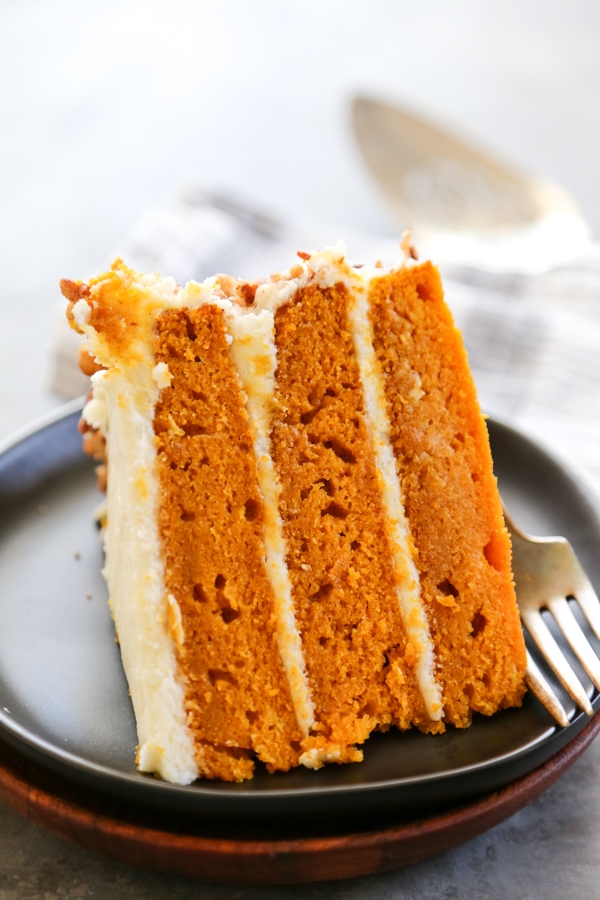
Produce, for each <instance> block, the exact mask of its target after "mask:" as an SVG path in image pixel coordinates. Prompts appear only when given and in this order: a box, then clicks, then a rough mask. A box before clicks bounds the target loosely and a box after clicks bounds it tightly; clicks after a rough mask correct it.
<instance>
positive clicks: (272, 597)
mask: <svg viewBox="0 0 600 900" xmlns="http://www.w3.org/2000/svg"><path fill="white" fill-rule="evenodd" d="M301 257H302V260H303V262H302V263H301V264H296V265H295V266H294V267H293V268H292V269H291V270H290V272H287V273H284V274H278V275H275V276H273V277H272V278H271V279H270V280H269V281H266V282H264V283H259V284H256V283H248V282H245V281H241V280H236V279H233V278H230V277H228V276H219V277H217V278H213V279H207V281H205V282H204V283H203V284H196V283H194V282H190V283H189V284H188V285H187V286H186V287H185V288H180V287H178V286H177V285H176V284H175V283H174V282H173V281H172V279H161V278H159V276H147V275H140V274H139V273H135V272H133V271H131V270H129V269H127V268H126V267H125V266H124V265H123V264H122V263H121V262H119V261H117V263H115V265H114V267H113V269H112V270H111V271H110V272H108V273H106V274H104V275H102V276H100V277H99V278H97V279H94V280H93V281H90V282H89V284H83V283H73V282H64V283H63V292H64V293H65V295H66V296H67V297H68V299H69V310H68V315H69V318H70V321H71V323H72V325H73V326H74V327H75V328H76V329H78V330H79V331H81V332H82V333H84V334H85V335H86V337H87V339H88V352H89V354H91V357H92V358H93V362H91V363H90V361H89V360H88V362H87V363H86V366H87V369H88V371H93V370H94V369H97V370H98V371H96V372H95V374H93V376H92V381H93V397H92V399H91V400H90V401H89V403H88V404H87V406H86V409H85V411H84V421H85V424H84V426H83V431H84V432H86V435H85V441H86V444H87V446H88V448H89V449H90V450H92V451H93V452H94V453H95V455H96V456H104V457H105V458H107V459H108V460H109V464H108V494H107V503H108V524H107V527H106V533H105V547H106V573H107V581H108V585H109V592H110V601H111V605H112V608H113V614H114V619H115V625H116V629H117V632H118V635H119V640H120V645H121V649H122V656H123V663H124V666H125V671H126V674H127V677H128V680H129V684H130V689H131V695H132V701H133V705H134V710H135V713H136V719H137V724H138V737H139V748H138V765H139V767H140V768H141V769H142V770H143V771H154V772H157V773H158V774H160V775H162V777H164V778H166V779H168V780H171V781H175V782H179V783H186V782H189V781H191V780H193V779H194V778H196V777H209V778H221V779H226V780H242V779H244V778H248V777H251V775H252V772H253V768H254V764H255V761H256V760H260V761H262V762H263V763H265V764H266V766H267V768H268V769H269V771H275V770H287V769H289V768H290V767H292V766H295V765H298V764H302V765H305V766H308V767H311V768H318V767H319V766H321V765H323V764H324V763H326V762H350V761H355V760H359V759H360V758H361V757H362V751H361V750H360V749H359V747H358V745H360V744H362V743H363V742H364V741H365V739H366V738H367V737H368V736H369V734H370V733H371V732H372V731H373V730H387V729H388V728H389V727H390V726H397V727H399V728H401V729H407V728H410V727H411V726H416V727H418V728H420V729H421V730H422V731H426V732H440V731H443V730H444V728H445V727H446V724H448V723H451V724H453V725H456V726H459V727H464V726H466V725H468V724H469V722H470V721H471V717H472V715H473V713H474V712H480V713H484V714H486V715H488V714H491V713H494V712H496V711H497V710H499V709H502V708H504V707H506V706H511V705H516V704H519V703H520V701H521V698H522V695H523V691H524V670H525V650H524V643H523V638H522V633H521V628H520V623H519V617H518V612H517V607H516V602H515V596H514V588H513V584H512V577H511V571H510V544H509V538H508V534H507V531H506V529H505V527H504V523H503V519H502V511H501V505H500V500H499V496H498V491H497V487H496V482H495V479H494V476H493V472H492V460H491V454H490V449H489V442H488V438H487V431H486V427H485V422H484V419H483V417H482V415H481V413H480V410H479V407H478V404H477V399H476V395H475V389H474V386H473V381H472V378H471V375H470V372H469V369H468V364H467V359H466V355H465V352H464V349H463V346H462V342H461V338H460V335H459V333H458V331H457V330H456V328H455V326H454V324H453V322H452V318H451V315H450V312H449V310H448V308H447V306H446V305H445V303H444V300H443V294H442V288H441V284H440V280H439V276H438V274H437V271H436V270H435V268H434V267H433V266H431V265H430V264H428V263H426V264H424V265H414V264H411V263H409V262H408V261H405V262H404V264H402V265H400V266H399V267H398V268H396V269H393V270H391V271H388V272H384V271H383V270H382V269H380V268H354V267H352V266H349V265H348V263H347V262H346V260H345V257H344V253H343V249H342V248H341V247H337V248H333V249H332V250H329V251H324V252H322V253H315V254H312V255H311V256H309V255H308V254H301ZM104 441H105V442H106V449H105V451H104V452H103V445H104ZM105 461H106V459H105Z"/></svg>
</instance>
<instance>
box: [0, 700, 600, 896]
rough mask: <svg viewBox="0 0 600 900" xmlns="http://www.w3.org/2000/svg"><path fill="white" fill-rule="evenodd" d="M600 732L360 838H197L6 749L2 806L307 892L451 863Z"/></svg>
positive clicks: (63, 828)
mask: <svg viewBox="0 0 600 900" xmlns="http://www.w3.org/2000/svg"><path fill="white" fill-rule="evenodd" d="M598 731H600V714H598V715H596V716H594V718H593V719H591V720H590V722H589V723H588V724H587V725H586V726H585V728H584V729H583V731H581V732H580V733H579V734H578V735H577V736H576V737H575V738H573V740H572V741H571V742H570V743H569V744H567V746H566V747H564V748H563V749H562V750H561V751H560V752H559V753H557V754H556V755H555V756H553V757H552V758H551V759H549V760H548V761H547V762H546V763H544V765H542V766H540V767H539V768H537V769H535V770H534V771H533V772H531V773H530V774H528V775H526V776H525V777H523V778H520V779H519V780H517V781H515V782H513V783H512V784H511V785H509V786H508V787H506V788H504V789H502V790H500V791H496V792H494V793H492V794H489V795H487V796H484V797H481V798H478V799H477V800H476V801H471V802H470V803H467V804H464V805H457V806H455V807H453V808H451V809H446V810H444V811H441V812H440V811H438V812H436V813H433V814H430V815H428V816H427V817H425V818H415V819H414V820H412V821H406V819H405V820H404V821H402V822H396V823H393V822H392V823H390V822H387V823H386V825H385V827H381V828H374V829H372V830H370V831H365V832H363V833H355V834H344V833H343V832H342V828H341V826H340V828H339V833H332V834H328V835H323V836H318V837H315V836H310V835H306V836H300V837H293V838H289V839H280V838H277V839H266V838H262V839H248V838H247V837H244V836H240V835H239V834H238V835H236V834H234V833H233V829H229V833H226V834H224V835H221V836H215V835H214V834H212V835H210V834H206V833H198V832H196V831H195V829H194V826H193V824H191V823H190V822H189V820H188V821H185V820H172V821H169V823H168V825H167V824H165V821H164V815H163V816H162V817H161V818H160V820H159V817H157V816H154V815H153V814H151V813H145V812H135V811H134V812H132V810H131V809H130V808H126V807H125V806H120V805H118V804H115V803H112V802H109V801H106V800H104V799H102V798H97V797H93V796H90V795H88V794H87V793H86V794H85V795H82V791H81V790H78V789H77V788H75V787H73V786H72V785H70V784H68V783H67V782H63V781H61V780H60V779H58V778H56V777H55V776H53V775H50V774H48V773H47V772H45V771H43V770H42V769H40V768H38V767H37V766H35V765H34V764H33V763H31V762H28V761H27V760H24V759H23V758H21V757H20V756H19V755H18V754H17V753H16V752H15V751H14V750H12V749H11V748H9V747H8V746H6V745H5V744H3V743H0V800H3V801H4V802H5V803H7V804H8V805H9V806H12V807H13V808H14V809H15V810H17V811H18V812H20V813H21V814H22V815H24V816H26V817H27V818H29V819H31V820H32V821H34V822H36V823H37V824H39V825H41V826H43V827H44V828H47V829H48V830H49V831H51V832H52V833H53V834H55V835H57V836H58V837H61V838H65V839H66V840H68V841H71V842H72V843H74V844H78V845H79V846H81V847H86V848H87V849H90V850H94V851H98V852H101V853H105V854H108V855H109V856H112V857H114V858H115V859H118V860H120V861H121V862H124V863H129V864H131V865H134V866H140V867H144V868H148V869H154V870H156V871H159V872H172V873H174V874H180V875H188V876H191V877H194V878H206V879H211V880H215V881H223V882H230V883H231V882H236V883H245V884H298V883H301V882H309V881H333V880H336V879H342V878H353V877H356V876H359V875H369V874H374V873H378V872H387V871H390V870H392V869H396V868H400V867H402V866H407V865H410V864H412V863H415V862H418V861H420V860H423V859H426V858H427V857H429V856H434V855H436V854H438V853H443V852H444V851H446V850H449V849H451V848H452V847H456V846H458V845H459V844H462V843H464V842H465V841H468V840H470V839H471V838H473V837H476V836H477V835H479V834H481V833H483V832H484V831H486V830H487V829H489V828H492V827H493V826H494V825H497V824H498V823H499V822H501V821H503V820H504V819H506V818H508V817H509V816H511V815H513V813H515V812H517V811H518V810H519V809H521V808H522V807H523V806H525V805H526V804H527V803H529V802H530V801H531V800H533V799H535V798H536V797H538V796H539V795H540V794H541V793H542V792H543V791H544V790H546V788H548V787H550V785H551V784H553V783H554V782H555V781H556V780H557V778H559V776H560V775H562V774H563V773H564V772H565V771H566V770H567V769H568V768H569V767H570V766H571V765H572V764H573V763H574V762H575V761H576V760H577V759H578V758H579V756H581V754H582V753H583V751H584V750H585V749H586V748H587V747H588V746H589V744H590V743H591V742H592V741H593V739H594V738H595V736H596V735H597V733H598Z"/></svg>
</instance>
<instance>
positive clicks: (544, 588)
mask: <svg viewBox="0 0 600 900" xmlns="http://www.w3.org/2000/svg"><path fill="white" fill-rule="evenodd" d="M504 517H505V520H506V525H507V528H508V530H509V531H510V534H511V539H512V546H513V573H514V578H515V585H516V590H517V603H518V606H519V612H520V614H521V622H522V623H523V626H524V627H525V628H526V630H527V631H528V632H529V635H530V637H531V638H532V640H533V641H534V643H535V644H536V646H537V648H538V650H539V651H540V652H541V654H542V655H543V657H544V658H545V660H546V661H547V662H548V664H549V665H550V667H551V668H552V670H553V671H554V673H555V674H556V676H557V677H558V679H559V681H560V682H561V684H562V685H563V687H564V688H565V690H566V691H567V692H568V693H569V694H570V696H571V697H572V698H573V700H574V701H575V703H576V704H577V705H578V706H580V707H581V709H583V710H584V711H585V712H586V713H587V714H588V715H589V716H591V715H592V714H593V709H592V705H591V703H590V701H589V699H588V696H587V693H586V691H585V690H584V687H583V685H582V684H581V682H580V680H579V678H578V677H577V675H576V674H575V672H574V671H573V669H572V667H571V666H570V665H569V663H568V661H567V659H566V657H565V656H564V654H563V652H562V650H561V649H560V647H559V645H558V644H557V642H556V640H555V639H554V637H553V635H552V633H551V631H550V629H549V628H548V626H547V625H546V623H545V622H544V619H543V618H542V610H544V609H547V610H548V611H549V612H550V613H551V614H552V616H553V617H554V620H555V622H556V624H557V626H558V628H559V630H560V632H561V633H562V635H563V636H564V637H565V638H566V640H567V642H568V643H569V645H570V647H571V649H572V650H573V652H574V654H575V656H576V657H577V659H578V660H579V662H580V663H581V665H582V666H583V668H584V670H585V671H586V672H587V674H588V676H589V678H590V680H591V681H592V683H593V684H594V685H595V687H596V688H597V689H598V690H600V659H599V658H598V656H597V655H596V653H595V652H594V650H593V649H592V646H591V644H590V643H589V641H588V639H587V638H586V636H585V634H584V633H583V631H582V630H581V628H580V626H579V623H578V622H577V619H576V618H575V616H574V615H573V612H572V610H571V609H570V606H569V603H568V600H567V598H569V599H572V600H576V601H577V603H578V604H579V607H580V609H581V610H582V612H583V614H584V616H585V618H586V619H587V621H588V623H589V625H590V627H591V628H592V630H593V632H594V634H595V635H596V637H597V638H598V639H599V640H600V602H599V601H598V597H597V595H596V592H595V591H594V588H593V587H592V584H591V582H590V580H589V578H588V577H587V575H586V574H585V572H584V571H583V568H582V566H581V563H580V562H579V560H578V559H577V556H576V555H575V551H574V550H573V548H572V547H571V545H570V544H569V542H568V541H567V540H566V539H565V538H564V537H534V536H532V535H530V534H525V533H524V532H523V531H521V529H520V528H518V527H517V525H515V523H514V522H513V520H512V519H511V517H510V515H509V514H508V513H507V512H506V510H504ZM525 678H526V681H527V684H528V686H529V687H530V688H531V690H532V691H533V693H534V694H535V695H536V697H537V698H538V700H539V701H540V702H541V703H542V705H543V706H544V707H545V708H546V709H547V710H548V712H549V713H550V714H551V715H552V716H553V717H554V719H555V720H556V721H557V722H558V724H559V725H562V726H566V725H568V724H569V719H568V716H567V713H566V712H565V710H564V707H563V706H562V704H561V702H560V701H559V699H558V697H557V696H556V694H555V693H554V691H553V690H552V688H551V687H550V685H549V684H548V682H547V681H546V679H545V677H544V675H543V674H542V672H541V670H540V668H539V666H538V665H537V663H536V662H535V660H534V659H533V657H532V656H531V654H530V653H529V651H527V672H526V675H525Z"/></svg>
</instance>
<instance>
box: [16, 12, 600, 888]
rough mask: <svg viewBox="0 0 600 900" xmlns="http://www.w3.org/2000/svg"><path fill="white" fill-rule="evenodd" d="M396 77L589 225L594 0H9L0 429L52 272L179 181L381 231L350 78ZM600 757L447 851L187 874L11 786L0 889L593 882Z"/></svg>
mask: <svg viewBox="0 0 600 900" xmlns="http://www.w3.org/2000/svg"><path fill="white" fill-rule="evenodd" d="M356 91H361V92H368V93H373V94H377V95H380V96H382V97H384V98H388V99H392V100H393V99H397V100H398V101H400V102H402V103H405V104H407V105H408V106H409V107H412V108H414V109H416V110H418V111H421V112H422V113H424V114H426V115H428V116H431V117H433V118H434V119H438V120H440V121H441V122H446V123H448V124H450V125H451V126H452V127H453V128H455V129H457V130H458V131H459V132H460V131H462V132H463V133H465V134H466V135H470V136H471V137H473V138H475V139H476V140H477V141H478V142H479V143H480V144H482V145H483V146H488V147H490V148H493V149H494V150H495V151H497V152H498V153H501V154H503V155H505V156H507V157H509V158H512V159H513V160H514V161H515V162H516V163H518V164H520V165H522V166H523V167H525V168H528V169H531V170H533V171H536V172H538V171H539V172H541V173H544V174H546V175H548V176H550V177H552V178H554V179H556V180H557V181H559V182H560V183H562V184H563V185H564V186H565V187H566V188H567V189H569V190H571V191H572V192H573V194H574V195H575V196H576V198H577V199H578V201H579V203H580V205H581V207H582V209H583V211H584V212H585V214H586V216H587V217H588V219H589V221H590V223H591V225H592V228H593V230H594V232H595V234H596V235H598V234H599V232H600V179H599V177H598V174H599V164H598V159H599V148H600V97H599V94H600V4H598V3H597V2H596V0H502V2H500V0H452V2H450V0H420V2H417V0H412V2H408V0H370V2H368V3H367V2H358V0H345V2H343V0H302V2H298V0H287V2H286V0H253V2H252V0H246V2H244V0H221V2H206V0H204V2H203V0H196V2H194V0H146V2H143V0H121V2H118V0H87V2H79V3H77V2H74V0H0V259H1V264H2V267H1V272H2V276H1V278H2V280H1V285H2V287H1V289H0V437H4V436H5V435H7V434H8V433H10V432H11V431H12V430H14V429H15V428H17V427H20V426H22V425H25V424H26V423H28V422H29V421H30V420H31V419H32V418H33V417H35V416H36V415H37V414H39V413H41V412H42V411H44V410H47V409H49V408H51V407H52V406H54V405H56V404H57V403H58V402H60V398H59V397H57V396H56V395H54V394H52V392H51V391H50V390H49V388H48V386H47V348H48V341H49V335H48V332H49V326H50V322H51V320H52V316H53V312H54V309H55V306H56V304H57V303H58V302H59V294H58V289H57V284H58V280H59V279H60V278H61V277H64V276H68V277H72V278H77V277H84V276H86V275H87V274H89V273H90V272H93V271H94V270H95V269H96V268H97V267H98V265H99V264H100V263H101V262H102V261H104V260H105V259H106V256H107V255H108V254H109V253H110V252H111V250H112V248H113V247H115V246H117V245H118V244H119V243H120V241H121V240H122V238H123V237H124V236H125V235H126V234H127V232H128V231H129V229H130V228H131V226H132V224H133V223H134V222H135V221H136V219H137V218H138V217H139V216H140V214H141V213H142V212H143V211H144V210H145V209H146V208H147V207H148V206H150V205H153V204H155V203H156V202H157V201H158V202H161V201H164V200H165V199H167V198H168V197H170V196H171V195H172V194H173V193H175V192H176V191H178V190H179V189H180V187H181V186H182V185H184V184H185V183H187V182H189V181H193V182H201V183H206V184H209V185H217V186H219V187H224V188H228V189H232V190H233V191H242V192H243V193H244V194H246V195H249V196H250V197H255V198H257V199H258V200H259V201H260V202H266V203H268V204H271V205H272V206H274V207H275V208H277V209H279V210H281V211H282V213H283V214H286V213H289V214H290V215H298V214H303V215H307V216H309V217H311V218H313V219H317V220H323V221H332V222H336V223H339V225H340V226H342V227H343V226H346V227H348V228H357V229H361V230H365V231H369V232H372V233H373V234H377V235H381V236H386V237H387V236H390V235H391V234H392V233H393V226H392V224H391V223H390V221H389V219H388V217H387V212H386V210H385V208H384V206H383V205H382V203H381V201H380V199H379V197H378V195H377V194H376V193H375V191H374V189H373V185H372V183H371V181H370V178H369V176H368V175H367V174H366V172H365V171H364V169H363V167H362V164H361V161H360V158H359V155H358V152H357V150H356V147H355V145H354V143H353V139H352V134H351V128H350V118H349V103H350V100H351V97H352V95H353V93H354V92H356ZM599 781H600V756H599V753H598V750H597V748H595V747H594V748H592V750H590V751H589V752H588V754H587V755H586V757H585V758H584V760H582V762H581V763H579V764H578V766H576V767H575V769H574V770H573V771H572V772H571V773H569V774H568V775H567V776H565V778H563V779H562V780H561V782H560V784H559V785H557V786H556V787H555V788H553V789H552V790H551V791H550V792H548V793H547V794H546V795H545V796H544V797H543V798H541V799H540V800H539V801H537V802H536V803H535V804H533V805H532V806H531V807H529V808H528V809H527V810H525V811H523V813H521V814H519V815H518V816H516V817H514V818H513V819H511V820H510V821H509V822H508V823H506V824H505V825H503V826H500V827H499V828H497V829H495V830H494V831H493V832H491V833H489V834H488V835H484V836H482V837H481V838H480V839H478V840H477V841H474V842H472V843H471V844H469V845H467V846H466V847H463V848H461V849H459V850H457V851H455V852H454V853H450V854H446V855H445V856H444V857H441V858H440V859H438V860H436V861H435V862H433V863H431V864H427V865H422V866H420V867H417V868H416V869H412V870H409V871H408V872H404V873H396V874H392V875H389V876H384V877H381V878H377V879H361V880H360V881H356V882H351V883H347V884H344V885H337V886H333V885H332V886H322V887H313V888H310V887H309V888H303V889H302V890H300V889H299V890H298V891H294V890H293V889H292V890H289V891H288V890H285V889H281V890H277V891H272V892H266V891H263V890H261V891H254V890H251V889H248V890H245V889H225V888H212V887H211V886H204V887H203V888H200V887H197V888H196V887H193V886H191V885H189V883H187V882H182V881H181V880H179V879H177V880H173V879H169V878H159V877H156V876H153V875H149V874H144V873H137V872H135V871H134V870H131V869H128V868H127V867H123V866H116V864H113V863H111V862H110V861H106V860H103V859H101V858H96V857H92V856H90V855H89V854H85V853H83V852H81V851H78V850H75V849H71V848H68V847H67V846H66V845H63V844H62V843H60V842H58V841H55V840H54V839H53V838H50V837H49V836H47V835H45V834H43V833H42V832H40V831H38V830H37V829H36V828H35V827H34V826H31V825H29V824H28V823H26V822H25V821H24V820H22V819H20V818H19V817H18V816H17V815H16V814H13V813H12V812H11V811H10V810H7V809H4V808H0V898H1V900H6V898H17V897H19V898H20V897H23V898H25V897H27V898H38V897H64V898H75V897H77V898H87V897H109V896H110V897H112V896H132V897H133V896H136V897H138V896H144V897H163V896H164V897H167V896H172V897H187V896H202V897H207V898H212V897H214V898H217V897H218V898H220V897H237V898H246V897H248V898H249V897H254V896H256V897H258V896H272V897H283V896H288V895H289V896H298V897H300V896H302V897H307V898H317V897H318V898H325V897H332V898H333V897H335V898H350V897H352V898H355V897H381V898H384V897H385V898H392V897H394V898H395V897H413V896H419V897H423V898H424V900H425V898H429V897H432V898H433V897H436V898H448V900H450V898H460V897H473V898H500V897H503V898H524V897H544V898H548V900H552V898H563V897H565V896H569V897H571V898H573V900H579V898H582V900H583V898H586V900H587V898H591V897H593V896H596V895H597V892H598V884H600V863H599V862H598V858H599V857H600V839H599V838H598V836H597V821H598V813H599V812H600V787H598V783H599Z"/></svg>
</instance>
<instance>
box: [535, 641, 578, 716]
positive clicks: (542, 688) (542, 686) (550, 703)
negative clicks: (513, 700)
mask: <svg viewBox="0 0 600 900" xmlns="http://www.w3.org/2000/svg"><path fill="white" fill-rule="evenodd" d="M525 681H526V682H527V685H528V687H529V688H531V690H532V691H533V693H534V694H535V696H536V697H537V698H538V700H539V701H540V703H541V704H542V706H543V707H545V709H547V710H548V712H549V713H550V715H551V716H553V717H554V719H555V720H556V721H557V722H558V724H559V725H562V727H563V728H566V727H567V725H568V724H569V718H568V716H567V714H566V712H565V710H564V707H563V705H562V703H561V702H560V700H559V699H558V697H557V696H556V694H555V693H554V691H553V690H552V688H551V687H550V685H549V684H548V682H547V681H546V679H545V678H544V676H543V675H542V671H541V669H540V667H539V666H538V664H537V663H536V661H535V659H534V658H533V656H532V655H531V653H530V652H529V650H528V651H527V671H526V672H525Z"/></svg>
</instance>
